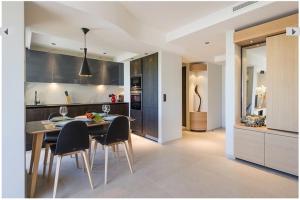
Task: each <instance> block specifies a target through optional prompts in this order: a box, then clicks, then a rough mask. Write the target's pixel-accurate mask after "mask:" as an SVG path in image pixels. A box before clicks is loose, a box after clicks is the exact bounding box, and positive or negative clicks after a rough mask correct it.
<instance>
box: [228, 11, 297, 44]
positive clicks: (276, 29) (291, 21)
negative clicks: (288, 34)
mask: <svg viewBox="0 0 300 200" xmlns="http://www.w3.org/2000/svg"><path fill="white" fill-rule="evenodd" d="M286 27H298V14H294V15H290V16H287V17H283V18H280V19H277V20H274V21H271V22H267V23H264V24H261V25H257V26H253V27H250V28H247V29H243V30H240V31H237V32H235V34H234V42H235V43H236V44H238V45H241V46H244V45H249V44H250V41H251V40H252V41H253V43H258V42H263V41H265V40H266V37H268V36H273V35H277V34H281V33H285V31H286Z"/></svg>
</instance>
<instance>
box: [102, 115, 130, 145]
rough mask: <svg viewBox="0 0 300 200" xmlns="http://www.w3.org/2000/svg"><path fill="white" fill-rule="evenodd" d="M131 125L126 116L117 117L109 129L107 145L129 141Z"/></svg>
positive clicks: (106, 139)
mask: <svg viewBox="0 0 300 200" xmlns="http://www.w3.org/2000/svg"><path fill="white" fill-rule="evenodd" d="M128 134H129V123H128V119H127V117H125V116H118V117H116V118H115V119H114V120H113V121H112V122H111V124H110V125H109V127H108V131H107V135H106V138H105V144H112V143H115V142H121V141H126V140H128Z"/></svg>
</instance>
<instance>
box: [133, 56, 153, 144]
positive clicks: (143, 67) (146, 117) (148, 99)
mask: <svg viewBox="0 0 300 200" xmlns="http://www.w3.org/2000/svg"><path fill="white" fill-rule="evenodd" d="M130 76H131V77H136V76H141V77H142V89H141V91H142V92H141V93H142V95H141V99H142V101H141V102H142V106H141V110H135V109H131V111H130V115H131V117H133V118H135V119H136V120H135V121H134V122H132V124H131V129H132V130H133V133H135V134H137V135H140V136H143V137H146V138H149V139H151V140H155V141H157V140H158V53H155V54H151V55H148V56H146V57H143V58H140V59H136V60H133V61H131V62H130Z"/></svg>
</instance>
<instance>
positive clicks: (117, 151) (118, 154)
mask: <svg viewBox="0 0 300 200" xmlns="http://www.w3.org/2000/svg"><path fill="white" fill-rule="evenodd" d="M116 153H117V157H118V160H119V161H120V150H119V144H116Z"/></svg>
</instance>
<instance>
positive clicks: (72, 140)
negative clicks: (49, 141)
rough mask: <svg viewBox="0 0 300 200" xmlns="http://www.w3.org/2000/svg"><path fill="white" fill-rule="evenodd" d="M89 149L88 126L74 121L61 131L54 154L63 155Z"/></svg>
mask: <svg viewBox="0 0 300 200" xmlns="http://www.w3.org/2000/svg"><path fill="white" fill-rule="evenodd" d="M88 148H89V134H88V128H87V126H86V124H85V123H84V122H82V121H72V122H69V123H67V124H66V125H64V127H63V128H62V129H61V131H60V133H59V135H58V138H57V143H56V149H55V152H54V154H56V155H61V154H66V153H70V152H74V151H80V150H84V149H88Z"/></svg>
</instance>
